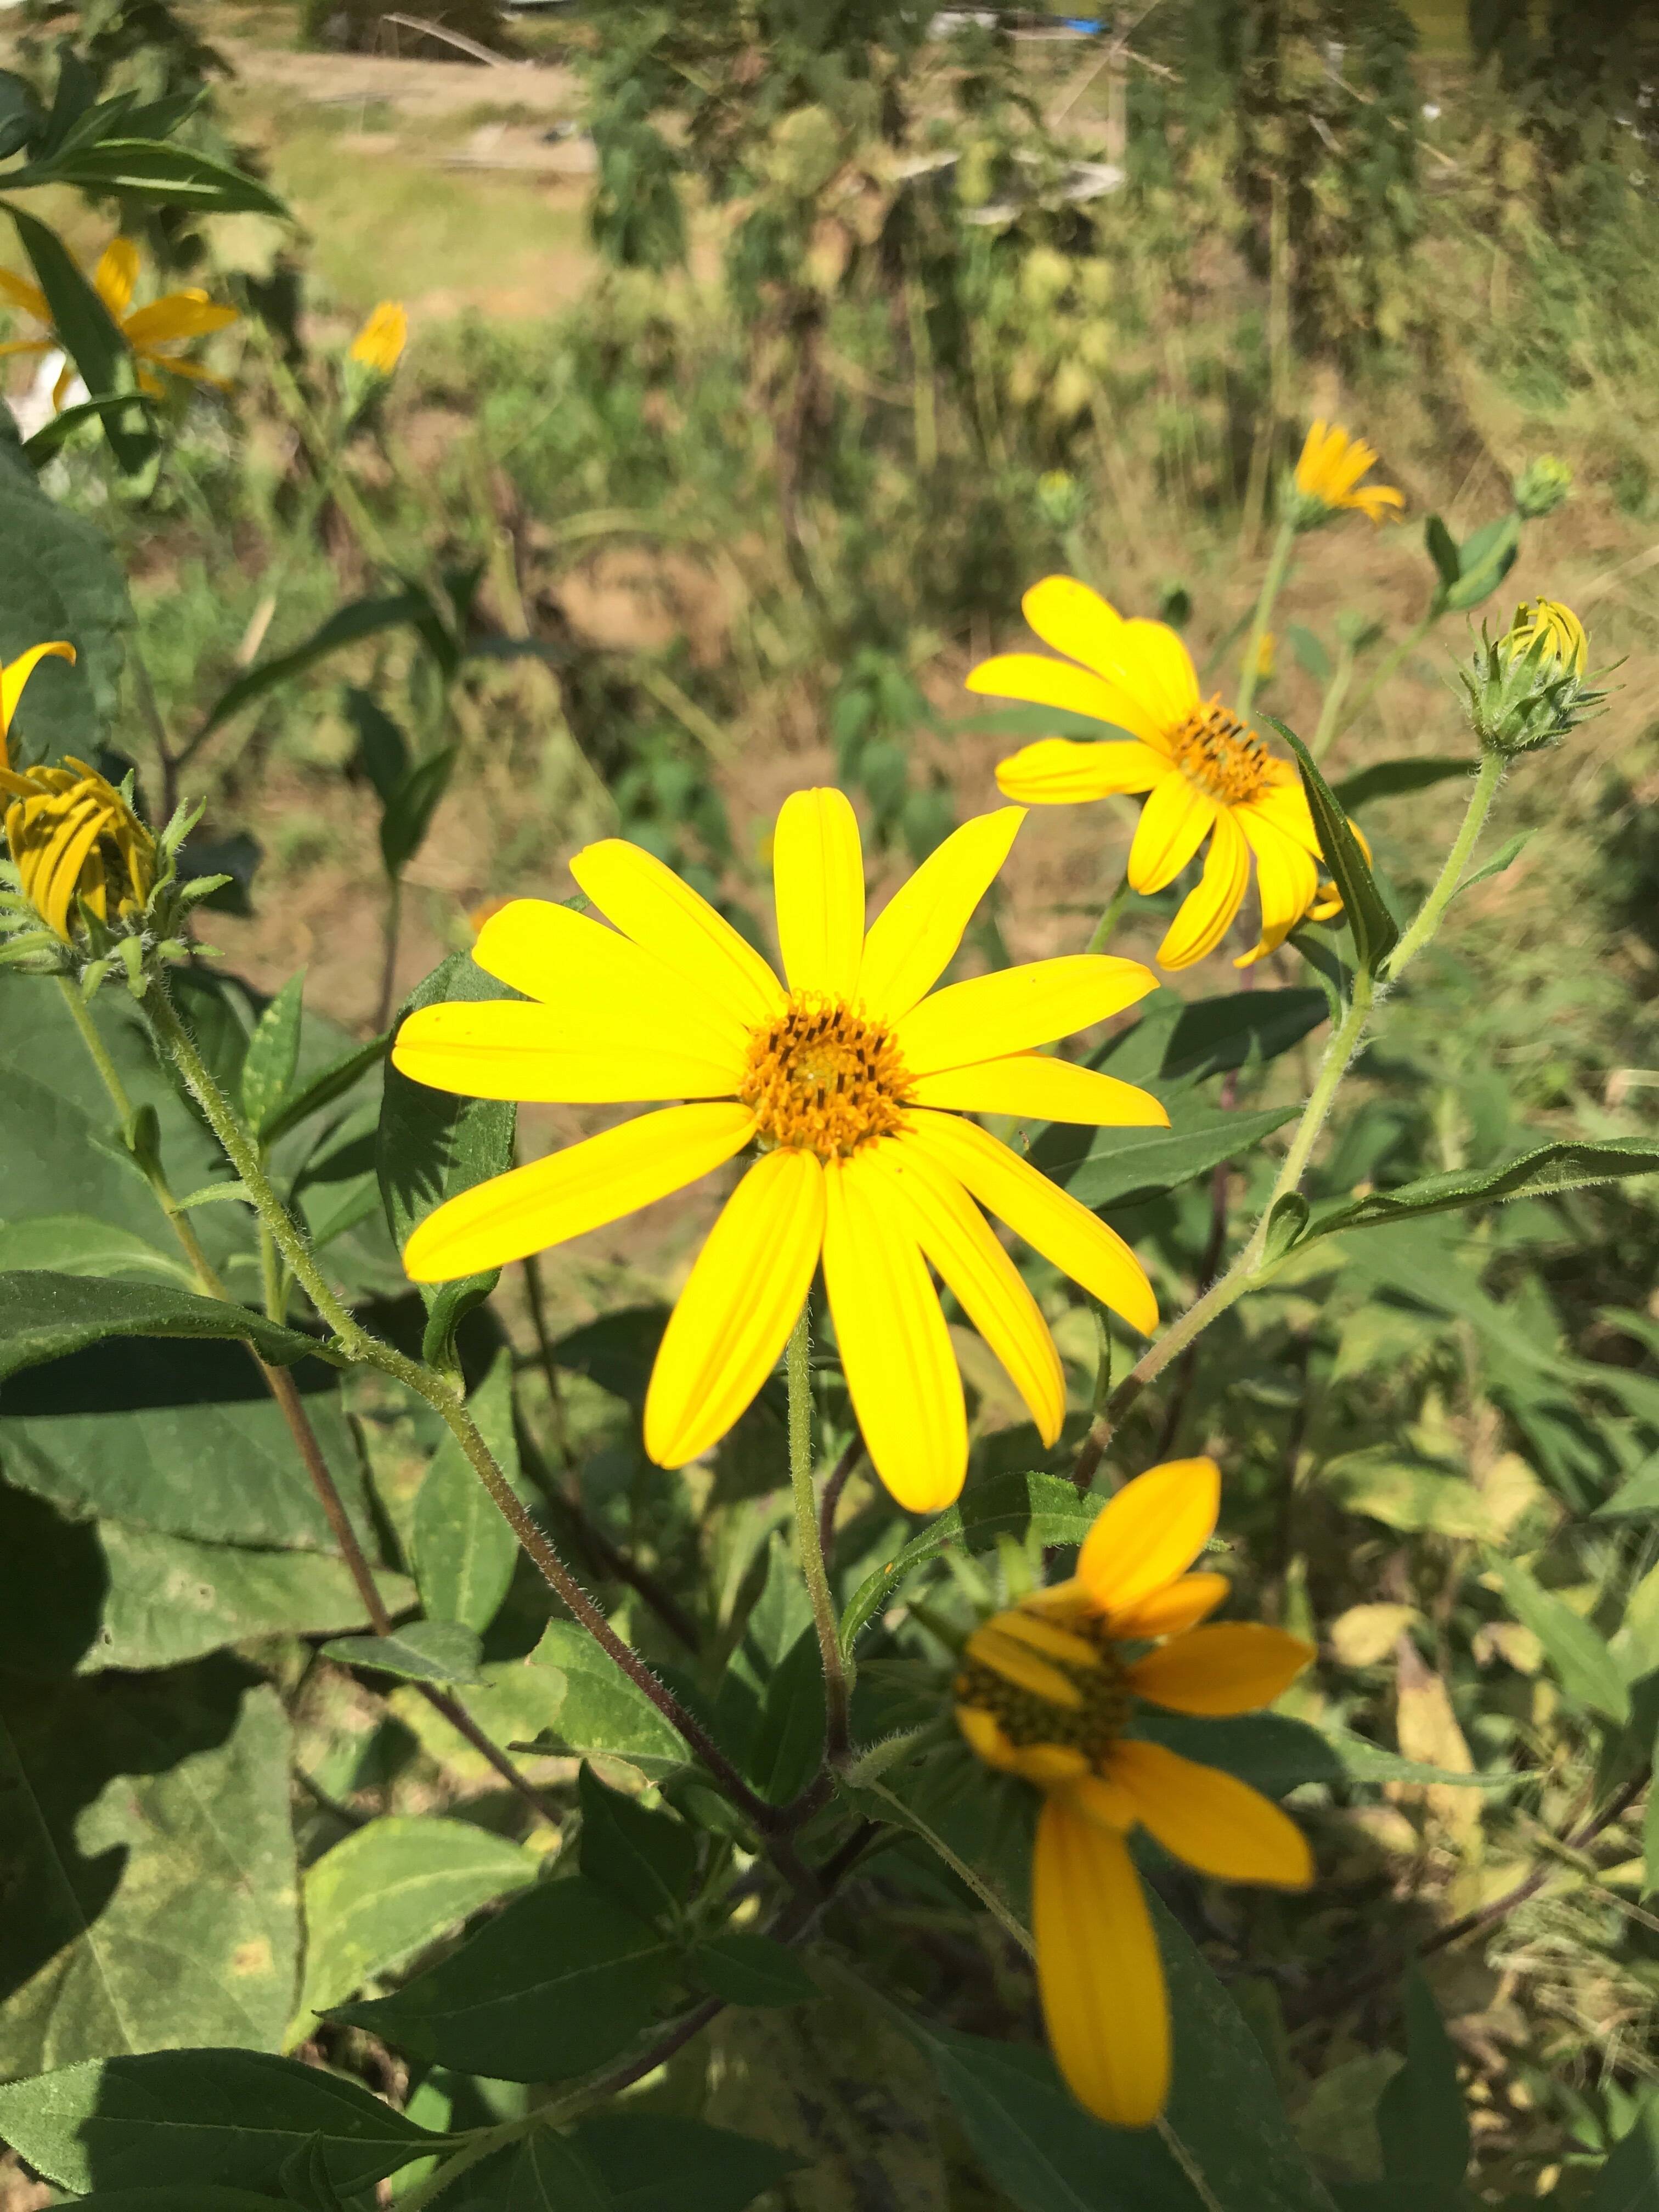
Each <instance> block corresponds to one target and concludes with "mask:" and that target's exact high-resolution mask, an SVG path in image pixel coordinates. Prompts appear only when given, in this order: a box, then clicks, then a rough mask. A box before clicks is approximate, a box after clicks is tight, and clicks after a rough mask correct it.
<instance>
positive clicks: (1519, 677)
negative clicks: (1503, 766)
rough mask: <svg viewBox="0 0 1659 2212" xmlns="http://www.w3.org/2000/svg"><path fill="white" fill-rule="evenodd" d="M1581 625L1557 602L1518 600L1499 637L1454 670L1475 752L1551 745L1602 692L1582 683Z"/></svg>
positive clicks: (1585, 658) (1585, 644) (1585, 657)
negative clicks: (1458, 676) (1478, 748)
mask: <svg viewBox="0 0 1659 2212" xmlns="http://www.w3.org/2000/svg"><path fill="white" fill-rule="evenodd" d="M1588 663H1589V641H1588V640H1587V639H1586V637H1585V635H1584V626H1583V623H1581V622H1580V621H1579V619H1578V617H1577V615H1576V614H1574V613H1573V611H1572V610H1571V607H1565V606H1563V605H1561V604H1560V603H1559V600H1555V599H1538V600H1536V601H1523V602H1522V605H1520V606H1518V607H1517V608H1516V611H1515V619H1514V621H1513V622H1512V623H1510V627H1509V629H1507V630H1505V631H1504V633H1503V635H1501V636H1499V637H1497V638H1493V637H1490V636H1488V635H1487V634H1486V631H1485V630H1484V629H1483V630H1482V631H1481V634H1480V650H1479V652H1477V653H1476V654H1475V656H1474V659H1473V661H1472V662H1471V663H1470V665H1469V666H1468V668H1466V669H1464V670H1463V671H1462V684H1463V690H1464V692H1465V694H1466V696H1467V701H1468V714H1469V720H1470V722H1471V724H1472V725H1473V726H1474V733H1475V735H1476V737H1478V738H1480V745H1481V750H1483V751H1485V752H1489V753H1502V754H1504V755H1505V756H1510V755H1514V754H1516V753H1529V752H1536V751H1537V750H1539V749H1540V748H1541V746H1544V745H1553V744H1559V743H1560V741H1561V739H1562V738H1565V737H1566V736H1567V735H1569V733H1570V732H1571V731H1573V730H1575V729H1576V728H1577V726H1578V724H1579V723H1580V722H1582V721H1583V720H1585V719H1586V717H1587V716H1588V715H1589V714H1590V713H1591V712H1592V711H1593V710H1594V708H1596V707H1597V706H1598V705H1599V704H1600V703H1601V701H1602V700H1603V699H1604V698H1605V697H1606V696H1607V694H1606V693H1605V692H1604V691H1593V690H1590V689H1589V686H1588V685H1587V684H1586V681H1585V670H1586V667H1587V665H1588Z"/></svg>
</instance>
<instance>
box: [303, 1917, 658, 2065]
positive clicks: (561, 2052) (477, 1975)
mask: <svg viewBox="0 0 1659 2212" xmlns="http://www.w3.org/2000/svg"><path fill="white" fill-rule="evenodd" d="M677 1962H678V1951H677V1947H676V1946H675V1944H674V1943H673V1942H672V1941H671V1939H670V1938H669V1937H667V1936H663V1935H659V1933H658V1931H657V1930H656V1929H653V1927H651V1926H650V1924H649V1923H647V1922H646V1921H643V1920H641V1918H640V1917H638V1915H637V1914H635V1913H632V1912H629V1911H625V1910H624V1909H623V1906H621V1905H618V1904H617V1903H616V1902H615V1900H614V1899H611V1897H609V1896H607V1895H606V1893H605V1891H604V1890H602V1889H599V1888H597V1887H595V1886H594V1884H593V1883H592V1882H591V1881H588V1880H587V1878H586V1876H585V1875H571V1876H569V1877H568V1879H566V1880H563V1881H548V1882H544V1883H543V1884H542V1885H541V1886H540V1887H538V1888H537V1889H533V1890H532V1891H530V1892H529V1893H528V1894H527V1895H526V1896H523V1897H520V1898H518V1899H515V1900H514V1901H513V1904H511V1905H508V1906H507V1910H506V1911H504V1912H503V1913H502V1914H501V1916H500V1917H499V1918H497V1919H495V1920H492V1921H490V1922H489V1923H487V1924H486V1925H485V1926H484V1927H483V1928H481V1929H479V1930H478V1932H477V1934H476V1935H475V1936H471V1937H470V1938H469V1940H468V1941H467V1942H465V1943H464V1944H463V1945H462V1946H461V1948H460V1949H459V1950H458V1951H454V1952H452V1953H451V1954H450V1955H449V1956H448V1957H447V1959H445V1960H441V1962H440V1963H439V1964H438V1965H437V1966H429V1967H428V1969H427V1971H426V1972H424V1973H423V1974H417V1975H416V1978H415V1979H414V1980H413V1981H411V1982H407V1983H405V1984H404V1986H403V1988H402V1989H400V1990H397V1991H396V1992H394V1994H393V1995H392V1996H386V1997H380V1998H378V1999H373V2000H369V2001H368V2002H362V2003H359V2004H353V2005H344V2006H341V2007H338V2008H337V2009H336V2012H335V2015H334V2017H336V2018H337V2019H339V2020H343V2021H347V2022H349V2023H350V2024H351V2025H354V2026H356V2027H367V2028H368V2029H370V2030H372V2032H373V2033H374V2034H376V2035H380V2036H384V2037H385V2038H386V2040H387V2042H389V2043H391V2044H392V2045H393V2046H394V2047H395V2048H396V2049H398V2050H399V2051H405V2052H407V2053H408V2055H409V2056H410V2057H411V2058H425V2059H430V2060H432V2061H434V2062H435V2063H436V2064H438V2065H440V2066H452V2067H453V2068H455V2069H457V2070H458V2071H459V2072H461V2073H466V2074H483V2075H489V2077H490V2078H491V2079H493V2080H495V2081H566V2080H568V2079H569V2078H570V2077H571V2076H572V2075H576V2074H583V2073H586V2072H587V2071H588V2070H589V2069H591V2068H592V2067H595V2066H599V2065H602V2064H603V2063H604V2062H605V2060H606V2059H608V2058H611V2057H614V2056H615V2055H616V2053H617V2051H620V2050H622V2049H623V2048H624V2046H625V2045H627V2044H629V2042H631V2041H632V2039H634V2037H635V2035H637V2034H639V2033H641V2030H642V2029H643V2028H645V2027H647V2026H648V2025H649V2023H650V2021H651V2020H652V2019H653V2016H654V2014H655V2011H656V2008H657V2005H658V2002H659V1999H660V1998H661V1997H662V1996H663V1995H664V1994H665V1991H666V1990H667V1988H668V1986H669V1984H670V1983H671V1980H672V1978H673V1975H674V1972H675V1970H676V1966H677Z"/></svg>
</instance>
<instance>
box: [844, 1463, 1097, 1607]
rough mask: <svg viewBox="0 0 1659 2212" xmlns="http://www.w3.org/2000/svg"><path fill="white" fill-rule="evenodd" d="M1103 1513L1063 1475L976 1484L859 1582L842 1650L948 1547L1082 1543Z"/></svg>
mask: <svg viewBox="0 0 1659 2212" xmlns="http://www.w3.org/2000/svg"><path fill="white" fill-rule="evenodd" d="M1099 1510H1100V1506H1099V1503H1098V1501H1097V1499H1094V1498H1079V1496H1078V1494H1077V1492H1076V1490H1075V1488H1074V1487H1073V1485H1072V1484H1071V1483H1069V1482H1066V1481H1064V1480H1062V1479H1061V1478H1060V1476H1059V1475H1054V1474H996V1475H993V1476H992V1477H991V1478H990V1479H989V1480H988V1481H984V1482H976V1483H974V1484H972V1485H971V1486H969V1488H968V1489H967V1490H966V1491H964V1492H963V1495H962V1498H961V1500H960V1502H959V1503H958V1504H955V1505H952V1506H951V1508H950V1509H949V1510H948V1511H946V1512H944V1513H941V1514H939V1515H938V1516H936V1517H935V1518H934V1519H933V1520H932V1521H930V1522H928V1524H927V1527H926V1528H924V1529H922V1531H921V1534H919V1535H916V1536H913V1537H912V1538H911V1540H910V1541H909V1542H908V1544H906V1545H905V1546H904V1547H902V1550H900V1551H898V1552H896V1553H894V1555H893V1557H892V1558H891V1559H889V1560H888V1561H887V1562H886V1563H885V1565H883V1566H880V1567H878V1568H877V1569H876V1570H875V1571H874V1572H873V1573H872V1574H870V1575H867V1576H866V1577H865V1579H864V1581H863V1582H862V1583H860V1585H859V1587H858V1589H856V1590H855V1591H854V1593H853V1596H852V1599H851V1601H849V1603H848V1607H847V1610H846V1611H845V1613H843V1614H842V1622H841V1640H842V1645H843V1647H845V1648H846V1649H848V1650H850V1649H851V1648H852V1644H853V1641H854V1638H855V1637H856V1636H857V1635H858V1634H859V1632H860V1630H861V1629H862V1628H863V1627H864V1626H865V1624H866V1621H869V1620H872V1619H873V1618H874V1616H875V1615H876V1614H877V1613H879V1612H880V1611H881V1610H882V1609H883V1607H884V1606H885V1605H886V1603H887V1601H888V1600H889V1599H890V1597H891V1596H892V1595H893V1594H894V1592H895V1591H896V1589H898V1588H899V1586H900V1584H901V1583H902V1582H903V1581H904V1580H905V1579H906V1577H908V1576H909V1575H913V1574H914V1573H915V1571H916V1569H917V1568H918V1567H921V1566H925V1565H927V1562H928V1560H930V1559H937V1558H938V1557H939V1554H940V1553H941V1552H943V1551H944V1550H945V1548H946V1547H947V1546H949V1545H951V1544H962V1545H963V1546H964V1547H966V1549H967V1550H969V1552H987V1551H994V1549H995V1548H996V1544H997V1540H998V1538H999V1537H1000V1536H1005V1535H1006V1536H1012V1537H1013V1538H1015V1539H1016V1540H1017V1541H1021V1542H1023V1541H1024V1540H1025V1539H1026V1538H1027V1537H1028V1536H1029V1537H1030V1538H1032V1539H1034V1540H1035V1541H1036V1542H1038V1543H1040V1544H1045V1545H1047V1544H1080V1543H1081V1542H1082V1541H1083V1539H1084V1537H1085V1535H1086V1534H1088V1531H1089V1528H1090V1527H1091V1523H1092V1522H1093V1521H1094V1518H1095V1516H1096V1515H1097V1513H1098V1512H1099Z"/></svg>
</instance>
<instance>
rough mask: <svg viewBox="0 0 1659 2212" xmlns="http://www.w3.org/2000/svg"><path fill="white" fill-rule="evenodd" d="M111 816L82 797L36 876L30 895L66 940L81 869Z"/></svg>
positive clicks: (94, 801)
mask: <svg viewBox="0 0 1659 2212" xmlns="http://www.w3.org/2000/svg"><path fill="white" fill-rule="evenodd" d="M108 818H109V817H108V816H107V815H106V812H105V810H104V809H103V808H102V807H101V806H100V805H98V803H97V801H96V800H95V799H83V800H82V801H81V802H80V803H79V804H78V805H76V808H75V810H74V811H72V812H70V813H69V814H67V815H66V816H65V817H64V821H63V823H62V824H61V825H60V827H59V828H58V831H57V834H56V836H54V837H53V839H52V844H51V846H50V847H49V848H48V850H47V853H46V858H45V860H43V862H42V864H41V867H40V872H38V873H37V875H36V876H35V878H34V885H35V887H34V889H33V891H32V892H31V894H30V896H31V900H32V902H33V905H34V907H35V908H36V909H37V910H38V912H39V914H40V918H41V920H42V921H44V922H45V923H46V927H48V929H52V930H55V931H56V932H57V933H58V936H59V937H61V938H64V939H67V938H68V936H69V933H70V927H69V918H70V908H71V906H73V904H74V902H75V893H76V886H77V885H78V884H79V883H80V880H81V872H82V868H84V867H85V866H86V864H87V862H88V860H89V859H90V857H91V854H92V848H93V847H94V845H95V844H96V843H97V842H98V840H99V838H100V836H101V835H102V833H103V830H104V828H105V825H106V823H107V821H108Z"/></svg>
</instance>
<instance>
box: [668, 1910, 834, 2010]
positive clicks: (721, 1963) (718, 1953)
mask: <svg viewBox="0 0 1659 2212" xmlns="http://www.w3.org/2000/svg"><path fill="white" fill-rule="evenodd" d="M690 1966H691V1971H692V1972H693V1973H694V1974H695V1975H696V1978H697V1979H698V1980H699V1981H700V1982H701V1983H702V1986H703V1987H704V1989H706V1990H708V1991H709V1992H710V1994H711V1995H713V1996H717V1997H723V1998H724V1999H725V2001H726V2003H727V2004H732V2005H794V2004H811V2003H812V2002H814V2001H815V1999H816V1998H817V1996H818V1995H819V1990H818V1985H817V1983H816V1982H815V1981H814V1980H813V1979H812V1977H811V1975H810V1974H809V1973H808V1972H807V1971H806V1969H805V1966H802V1964H801V1962H800V1960H799V1959H798V1958H797V1957H796V1956H795V1954H794V1953H793V1951H792V1950H790V1949H789V1948H788V1946H787V1944H783V1943H778V1942H774V1941H773V1939H772V1937H771V1936H759V1935H751V1934H750V1933H749V1932H748V1931H747V1930H745V1929H734V1930H732V1932H731V1933H730V1934H727V1935H725V1936H714V1938H713V1939H712V1940H711V1941H710V1942H707V1943H699V1944H698V1945H697V1947H696V1949H695V1950H694V1951H693V1952H692V1954H691V1958H690Z"/></svg>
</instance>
